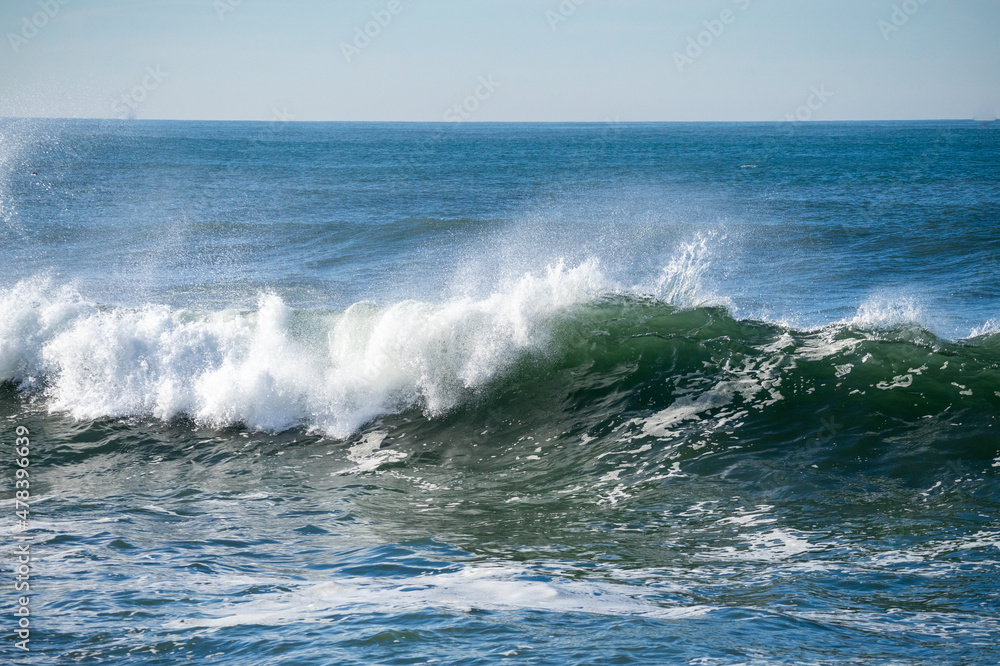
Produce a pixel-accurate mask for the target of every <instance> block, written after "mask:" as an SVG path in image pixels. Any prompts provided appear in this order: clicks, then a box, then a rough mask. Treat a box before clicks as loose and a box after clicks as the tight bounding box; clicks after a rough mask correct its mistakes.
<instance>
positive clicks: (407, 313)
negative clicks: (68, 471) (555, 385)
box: [0, 263, 604, 437]
mask: <svg viewBox="0 0 1000 666" xmlns="http://www.w3.org/2000/svg"><path fill="white" fill-rule="evenodd" d="M603 289H604V284H603V278H602V275H601V272H600V270H599V269H598V267H597V265H596V264H595V263H584V264H581V265H580V266H576V267H573V268H567V267H565V266H564V265H562V264H559V265H557V266H554V267H550V268H549V269H548V270H547V271H546V272H545V274H543V275H541V276H535V275H530V274H529V275H525V276H523V277H522V278H521V279H520V280H519V281H517V282H516V283H514V284H511V285H509V286H508V288H507V289H505V290H501V291H498V292H496V293H494V294H493V295H491V296H489V297H488V298H485V299H482V300H473V299H468V298H465V299H458V300H453V301H449V302H445V303H439V304H433V303H423V302H417V301H406V302H401V303H396V304H393V305H390V306H387V307H380V306H376V305H375V304H373V303H357V304H355V305H353V306H352V307H350V308H348V309H347V310H346V311H345V312H343V313H336V314H333V313H331V314H325V315H324V314H317V313H311V314H310V313H295V312H293V311H292V310H291V309H290V308H289V307H288V306H287V305H286V304H285V303H284V302H283V301H282V299H281V298H280V297H278V296H277V295H274V294H265V295H262V296H261V298H260V303H259V307H258V309H257V311H256V312H249V313H247V312H236V311H225V312H216V313H198V312H188V311H177V310H171V309H170V308H167V307H165V306H155V305H150V306H147V307H144V308H141V309H124V308H114V309H101V308H98V307H96V306H95V305H93V304H90V303H87V302H86V301H85V300H83V299H82V298H81V297H80V296H79V295H78V294H76V293H75V292H74V291H73V290H72V289H70V288H68V287H57V286H55V285H54V284H53V283H52V281H51V280H49V279H44V278H40V279H35V280H28V281H24V282H21V283H18V284H17V285H16V286H15V287H14V288H13V289H11V290H9V291H6V292H3V293H0V311H2V312H3V313H4V316H3V318H2V319H0V381H14V382H17V383H19V384H21V385H22V386H26V387H28V388H30V387H33V386H37V385H39V384H41V383H42V382H41V381H40V379H39V378H42V377H44V380H45V381H44V384H45V391H46V393H47V395H48V397H49V399H50V400H49V404H50V407H51V408H52V409H53V410H58V411H64V412H67V413H69V414H71V415H72V416H74V417H76V418H80V419H93V418H99V417H108V416H110V417H121V416H145V417H155V418H160V419H169V418H172V417H174V416H178V415H188V416H190V417H193V418H194V419H196V420H197V421H199V422H202V423H205V424H208V425H212V426H217V427H218V426H225V425H230V424H235V423H243V424H246V425H247V426H248V427H250V428H255V429H264V430H281V429H285V428H288V427H291V426H294V425H306V426H309V427H312V428H315V429H319V430H322V431H324V432H326V433H328V434H330V435H333V436H338V437H345V436H348V435H350V434H351V433H353V432H354V431H355V430H357V429H358V428H359V427H360V426H361V425H363V424H364V423H366V422H368V421H369V420H371V419H372V418H374V417H376V416H379V415H382V414H385V413H389V412H395V411H398V410H401V409H406V408H410V407H417V408H421V409H424V410H425V411H426V412H428V413H430V414H439V413H441V412H444V411H446V410H448V409H450V408H452V407H454V406H455V405H457V404H459V403H460V402H461V401H462V400H463V399H464V398H465V397H467V396H468V395H469V394H470V392H474V391H476V390H478V389H481V388H482V387H484V386H486V385H487V384H488V383H489V382H491V381H492V380H494V379H495V378H497V377H498V376H499V375H501V374H502V373H504V372H505V371H506V370H507V369H508V368H509V367H510V366H511V365H512V364H513V363H515V362H516V361H517V360H518V359H519V358H521V357H523V356H524V355H525V354H531V353H541V352H543V351H544V350H545V348H546V345H547V343H548V341H549V335H550V331H551V322H552V320H553V319H554V318H555V317H558V316H560V315H562V314H564V313H565V312H567V311H568V310H569V309H570V308H572V307H574V306H576V305H578V304H580V303H583V302H586V301H588V300H591V299H593V298H594V297H595V296H596V295H598V294H600V293H601V292H602V290H603Z"/></svg>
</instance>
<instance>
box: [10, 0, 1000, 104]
mask: <svg viewBox="0 0 1000 666" xmlns="http://www.w3.org/2000/svg"><path fill="white" fill-rule="evenodd" d="M398 2H399V5H398V6H396V5H394V7H395V9H396V10H397V12H398V13H396V14H391V13H390V12H389V11H388V8H389V5H390V4H391V3H390V0H295V1H293V0H2V4H0V30H2V34H3V43H2V44H0V116H56V117H76V116H79V117H115V116H123V115H131V116H134V117H138V118H179V119H229V120H269V119H274V118H276V117H285V118H289V119H294V120H417V121H434V120H441V119H443V117H444V115H445V114H446V113H447V112H448V111H449V109H453V108H454V105H455V104H464V105H465V108H464V109H463V111H464V112H465V115H467V116H468V119H469V120H473V121H609V120H616V119H617V120H621V121H644V120H780V119H782V118H784V117H786V116H787V115H788V114H794V113H796V112H797V113H798V114H799V117H800V119H805V118H809V119H814V120H861V119H921V118H980V119H995V118H997V117H998V115H1000V37H998V35H1000V1H998V0H924V2H920V1H919V0H905V2H904V1H901V0H705V1H703V2H692V1H687V2H680V1H674V0H562V1H561V0H398ZM576 2H580V4H579V5H577V4H576ZM560 5H562V10H560ZM894 5H895V9H894ZM45 7H48V13H47V14H46V13H45ZM382 10H385V12H386V13H383V14H381V18H382V19H383V22H385V19H386V17H387V16H391V21H389V22H388V24H387V25H385V26H384V27H382V26H377V30H376V27H375V24H371V25H367V27H368V28H369V31H370V32H373V33H374V32H378V34H377V36H376V37H374V38H373V39H371V41H370V43H368V44H367V45H365V42H364V40H359V42H358V43H359V44H360V45H363V46H364V48H358V52H351V53H350V54H349V55H350V58H348V57H347V56H345V54H344V47H343V45H344V44H348V45H351V46H354V47H355V48H357V46H355V45H354V43H353V42H354V40H355V37H356V29H361V30H364V29H365V27H366V24H370V23H371V22H372V21H373V20H374V19H373V16H372V12H376V14H378V13H379V12H380V11H382ZM904 10H908V11H904ZM724 11H728V12H730V13H728V14H723V12H724ZM40 12H41V13H40ZM50 14H51V16H50ZM562 19H565V20H562ZM32 20H34V24H35V25H28V24H31V22H32ZM724 20H725V21H727V22H724ZM25 21H27V22H28V24H26V23H25ZM706 21H707V22H708V26H706V25H705V22H706ZM880 22H881V23H880ZM37 24H41V27H38V25H37ZM32 28H34V30H33V29H32ZM713 30H714V32H715V33H716V34H712V31H713ZM699 38H700V39H701V41H702V44H703V45H704V46H702V47H691V46H690V44H691V43H690V42H689V39H691V40H695V41H697V40H698V39H699ZM689 48H690V50H689V51H688V52H687V53H685V51H686V50H688V49H689ZM699 48H700V49H701V50H700V52H699V50H698V49H699ZM678 54H680V55H678ZM692 55H694V57H690V56H692ZM680 56H683V57H680ZM684 58H689V61H688V60H684ZM152 73H155V76H154V74H152ZM481 77H482V79H484V80H487V81H489V80H490V77H492V81H493V82H494V84H491V85H490V86H489V87H486V86H484V85H483V84H482V83H480V78H481ZM814 89H815V91H819V92H820V93H822V94H821V95H817V94H816V92H814ZM477 92H478V93H479V95H480V97H481V98H482V99H471V98H472V97H474V96H475V95H476V93H477ZM123 96H124V97H125V99H124V100H123ZM810 104H811V106H812V108H809V105H810Z"/></svg>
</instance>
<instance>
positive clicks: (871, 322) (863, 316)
mask: <svg viewBox="0 0 1000 666" xmlns="http://www.w3.org/2000/svg"><path fill="white" fill-rule="evenodd" d="M925 319H926V318H925V316H924V311H923V308H922V307H921V305H920V303H919V302H918V301H917V299H916V298H914V297H912V296H900V295H895V296H894V295H889V294H879V295H873V296H870V297H869V298H868V299H867V300H865V301H864V302H863V303H862V304H861V306H860V307H858V311H857V313H855V315H854V317H853V318H852V319H850V320H849V321H847V322H845V323H847V324H849V325H851V326H854V327H856V328H860V329H865V330H870V329H883V328H893V327H896V326H901V325H905V324H914V325H918V326H923V327H926V325H927V323H926V321H925Z"/></svg>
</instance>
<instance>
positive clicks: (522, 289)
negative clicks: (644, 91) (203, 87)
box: [0, 120, 1000, 664]
mask: <svg viewBox="0 0 1000 666" xmlns="http://www.w3.org/2000/svg"><path fill="white" fill-rule="evenodd" d="M0 139H2V141H0V217H2V226H0V239H2V241H0V260H2V263H3V265H4V267H5V270H4V273H3V275H2V276H0V381H2V382H3V383H2V385H0V416H2V417H3V421H2V423H3V424H4V425H3V426H2V428H3V430H2V431H0V441H2V442H3V444H4V450H5V451H7V452H8V453H7V454H6V455H7V460H8V463H6V464H5V465H6V469H5V471H3V472H2V476H3V478H4V479H5V480H6V481H5V484H4V487H5V488H7V490H5V491H4V492H5V494H4V497H3V499H4V506H7V507H8V510H7V511H6V513H5V515H4V516H3V519H2V522H0V529H3V530H4V532H5V533H6V534H8V535H9V537H11V538H9V539H7V540H5V543H6V544H7V545H5V546H4V548H3V553H2V555H0V567H3V569H4V571H6V572H7V573H8V576H9V577H10V578H11V579H13V577H14V568H15V566H16V558H17V555H16V553H15V546H14V545H13V544H14V543H16V542H15V540H14V538H15V537H17V536H25V535H30V536H31V537H32V542H31V543H32V546H31V549H32V557H33V561H32V562H31V569H32V573H31V576H32V581H31V585H32V588H31V602H30V605H31V613H32V615H31V630H32V633H31V644H30V645H31V651H30V653H23V652H21V651H18V650H17V649H16V648H14V647H13V644H14V640H15V639H14V638H11V639H10V640H8V641H6V642H5V644H4V647H3V650H4V654H5V658H7V657H6V655H9V657H10V659H12V660H15V662H16V663H22V662H23V663H57V662H59V661H65V662H67V663H70V662H73V663H149V664H174V663H220V664H230V663H231V664H371V663H378V664H409V663H456V664H459V663H460V664H478V663H483V664H486V663H489V664H492V663H499V662H504V661H510V662H512V663H533V664H613V663H614V664H619V663H642V664H645V663H692V664H694V663H697V664H735V663H838V664H839V663H858V664H861V663H865V664H867V663H987V662H995V661H997V660H1000V649H998V647H997V641H996V636H997V634H998V629H1000V627H998V625H1000V619H998V610H1000V608H998V607H1000V599H998V594H997V590H998V589H1000V585H998V583H1000V581H998V567H997V565H998V558H1000V550H998V549H1000V518H998V516H1000V512H998V504H1000V482H998V471H1000V438H998V436H997V432H998V428H1000V419H998V416H1000V336H998V331H1000V323H998V322H1000V319H998V318H1000V280H998V278H997V276H998V268H1000V224H998V223H1000V178H998V176H1000V173H998V171H997V163H996V156H997V155H998V154H1000V132H998V129H997V124H996V123H989V124H979V123H973V122H968V123H966V122H953V123H872V124H865V123H831V124H826V123H815V124H662V125H659V124H652V125H650V124H639V125H630V124H597V125H470V126H461V127H452V126H446V125H409V124H398V125H394V124H323V123H317V124H313V123H271V124H268V123H185V122H146V121H142V122H105V121H14V120H5V121H3V123H2V124H0ZM17 426H24V427H26V428H28V429H29V430H30V433H31V434H30V437H31V454H30V458H31V460H30V467H29V471H30V475H31V476H30V480H31V486H30V493H31V497H32V500H31V509H30V520H29V529H28V531H27V532H22V531H20V529H19V525H18V523H17V519H16V517H15V515H14V508H15V507H14V504H13V500H12V498H13V492H14V488H13V481H14V475H15V471H16V469H17V465H16V464H15V455H14V453H13V452H12V449H13V443H14V438H15V436H16V435H15V428H16V427H17ZM8 595H9V596H8V598H9V599H10V600H11V601H10V606H11V607H13V602H14V600H15V593H14V592H13V591H11V592H9V593H8ZM6 617H7V620H5V622H6V623H7V624H6V626H7V627H8V630H9V631H10V632H13V628H14V625H15V622H16V618H15V617H14V616H13V614H12V613H8V614H7V616H6ZM10 635H11V636H13V633H11V634H10Z"/></svg>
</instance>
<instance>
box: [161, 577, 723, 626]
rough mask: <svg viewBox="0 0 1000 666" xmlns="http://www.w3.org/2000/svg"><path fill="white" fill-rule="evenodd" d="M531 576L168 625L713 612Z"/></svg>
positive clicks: (630, 590)
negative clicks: (433, 615)
mask: <svg viewBox="0 0 1000 666" xmlns="http://www.w3.org/2000/svg"><path fill="white" fill-rule="evenodd" d="M528 575H530V572H528V571H527V570H523V569H520V568H517V567H512V566H470V567H465V568H463V569H461V570H459V571H457V572H454V573H440V574H427V575H423V576H417V577H412V578H406V579H389V578H365V577H355V578H342V579H338V580H337V581H330V582H326V583H318V584H314V585H303V586H301V587H299V588H298V589H296V590H294V591H292V592H289V593H280V594H266V595H261V596H260V598H258V599H256V600H254V601H249V602H244V603H239V604H230V605H227V606H226V607H224V608H220V609H218V611H217V613H216V614H215V617H209V618H199V619H185V620H178V621H174V622H171V623H170V624H169V625H168V627H169V628H171V629H184V628H193V627H204V628H217V627H230V626H239V625H244V624H265V625H267V624H284V623H287V622H292V621H300V622H301V621H309V620H313V621H318V620H319V619H320V618H323V617H324V616H329V615H331V614H339V613H345V612H365V611H368V610H371V609H377V611H378V612H380V613H386V612H396V613H403V612H407V611H411V610H423V609H427V608H441V609H448V610H452V611H460V612H469V611H471V610H473V609H487V610H530V611H545V612H558V613H590V614H594V615H607V616H624V617H653V618H661V619H682V618H696V617H702V616H704V615H706V614H707V613H709V612H710V611H711V610H712V608H711V607H708V606H703V605H693V606H674V607H664V606H662V605H659V604H656V603H654V602H652V601H649V600H648V599H647V598H646V597H648V596H649V590H648V589H647V588H644V587H639V586H635V585H626V584H622V583H613V582H597V581H575V580H569V579H562V578H553V579H551V580H549V581H547V582H544V581H538V580H529V579H526V576H528ZM285 584H286V585H287V582H286V583H285Z"/></svg>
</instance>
